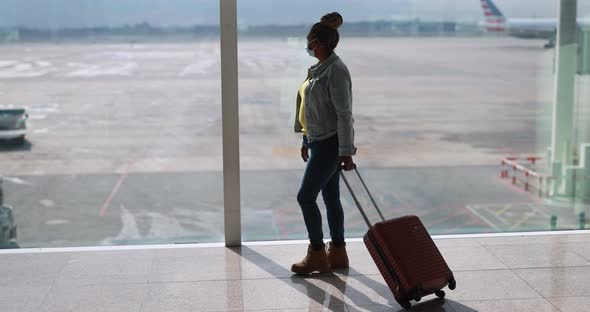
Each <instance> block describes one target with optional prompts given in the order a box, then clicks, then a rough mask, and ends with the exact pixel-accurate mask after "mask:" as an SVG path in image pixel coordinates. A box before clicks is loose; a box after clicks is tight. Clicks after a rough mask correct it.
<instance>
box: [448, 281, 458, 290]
mask: <svg viewBox="0 0 590 312" xmlns="http://www.w3.org/2000/svg"><path fill="white" fill-rule="evenodd" d="M455 287H457V281H455V279H452V280H450V281H449V289H450V290H453V289H455Z"/></svg>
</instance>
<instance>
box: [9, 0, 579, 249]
mask: <svg viewBox="0 0 590 312" xmlns="http://www.w3.org/2000/svg"><path fill="white" fill-rule="evenodd" d="M220 1H222V0H174V1H163V0H157V1H151V2H150V3H149V4H148V3H144V1H139V0H117V1H115V0H101V1H78V2H76V3H75V4H72V3H71V2H69V1H65V0H58V1H50V2H45V1H34V2H26V3H24V2H22V1H16V0H9V1H3V2H2V4H0V175H1V176H2V187H0V205H1V206H2V207H1V210H0V225H1V227H0V229H2V231H1V233H0V247H19V246H20V247H62V246H91V245H119V244H155V243H191V242H221V241H223V240H224V230H223V227H224V217H226V216H224V192H223V191H224V190H223V187H224V185H223V178H224V177H223V173H224V172H223V158H222V156H223V155H222V144H223V138H222V132H223V131H222V130H223V128H222V109H221V107H222V96H221V94H222V90H221V79H222V77H221V66H222V61H221V56H220V21H219V16H220V14H219V13H220V12H219V10H220ZM577 2H578V5H577V8H571V7H569V8H566V9H565V10H564V9H563V8H562V12H564V14H562V16H564V18H562V19H561V22H564V21H565V22H569V23H562V27H563V28H562V30H563V31H562V32H561V33H560V32H559V29H558V27H557V26H558V23H559V20H558V19H559V15H560V13H559V12H560V10H559V1H551V2H549V3H543V4H542V5H541V4H539V5H527V4H526V3H525V2H522V1H513V0H474V1H472V2H469V3H467V2H461V3H459V2H455V1H440V2H436V3H427V2H426V1H418V0H409V1H402V0H387V1H368V2H363V3H361V2H358V1H339V2H338V3H336V2H322V3H318V2H317V1H315V2H314V1H311V0H303V1H297V2H291V1H270V0H238V1H237V6H238V7H237V9H238V12H237V13H238V14H237V22H238V25H237V31H238V42H237V43H238V51H237V52H238V53H239V54H238V55H239V58H238V70H239V71H238V72H239V74H238V78H239V122H240V155H239V157H240V170H241V171H240V178H241V180H240V185H239V187H240V189H241V194H240V199H241V205H240V206H241V207H240V209H241V223H242V239H243V240H245V241H256V240H282V239H307V236H308V234H307V231H306V227H305V224H304V221H303V216H302V212H301V209H300V207H299V204H298V201H297V195H298V191H299V187H300V185H301V180H302V177H303V173H304V170H305V165H306V164H305V163H304V162H303V160H302V159H301V150H300V147H301V144H302V134H301V133H295V131H294V124H296V123H297V122H299V123H300V124H301V121H302V120H301V118H302V117H301V116H300V114H298V113H299V111H298V110H297V106H296V103H297V95H298V93H299V92H300V89H301V88H302V82H304V80H305V78H306V77H307V75H306V74H307V71H308V68H310V67H311V66H313V65H314V64H315V63H316V61H317V60H316V59H314V58H313V57H310V55H309V53H312V54H313V53H314V52H313V49H312V50H311V51H309V50H308V51H306V48H310V47H311V46H313V45H314V44H315V43H314V41H313V40H314V39H317V38H308V32H309V30H310V28H311V26H312V25H313V24H314V23H316V22H319V21H320V18H321V17H322V16H323V15H324V14H326V13H330V12H335V11H336V12H339V13H340V14H341V15H342V17H343V24H342V25H341V26H340V27H339V28H338V31H339V34H340V41H339V43H338V46H337V48H336V50H335V51H336V53H337V55H338V56H339V57H340V58H341V59H342V61H343V62H344V63H345V64H346V65H347V68H348V70H349V72H350V75H351V81H352V94H353V97H352V98H353V101H352V103H353V117H354V136H355V138H354V144H355V146H356V147H357V150H356V154H355V155H354V156H353V159H354V161H355V163H356V164H357V165H358V169H359V172H360V173H361V174H362V176H363V178H364V181H365V182H366V184H367V186H368V187H369V188H370V189H371V190H372V194H373V195H374V199H375V201H376V203H377V204H378V205H379V207H380V208H381V211H383V213H384V215H385V217H386V218H394V217H398V216H402V215H407V214H416V215H418V216H419V217H421V219H422V220H423V222H424V223H425V225H426V226H427V227H428V230H429V231H430V233H431V234H459V233H487V232H515V231H544V230H565V229H585V228H587V227H588V216H589V215H590V205H589V202H590V191H589V189H590V187H589V186H590V183H589V182H588V177H589V176H590V174H589V173H588V169H587V168H590V167H588V163H590V156H589V155H590V128H589V126H588V125H589V124H590V123H589V122H588V108H587V105H588V104H589V103H590V87H589V86H590V83H589V81H588V79H589V78H588V77H590V57H589V55H590V2H589V1H588V0H578V1H577ZM311 8H313V9H311ZM226 9H227V7H226ZM574 9H577V10H574ZM224 12H227V11H225V10H224ZM573 12H577V19H576V20H575V21H574V20H573V19H572V18H570V16H573V15H571V14H572V13H573ZM224 25H225V24H224ZM564 29H565V30H564ZM227 33H228V32H224V34H227ZM232 51H235V50H232ZM557 51H559V52H560V53H557ZM223 64H227V63H223ZM224 68H225V67H224ZM234 77H235V76H234ZM309 83H311V81H310V82H309ZM321 83H322V82H320V84H321ZM308 113H309V111H308ZM304 116H305V115H304ZM226 142H227V141H226ZM347 174H348V173H347ZM350 181H351V184H352V187H353V188H354V189H356V190H357V191H358V192H359V194H358V195H359V200H360V202H361V203H362V204H363V205H365V206H368V208H369V207H370V206H371V205H372V204H371V200H370V198H369V196H368V195H367V194H364V192H362V187H361V184H362V183H361V181H359V180H358V179H357V178H356V176H355V175H354V174H352V173H351V175H350ZM340 193H341V200H342V205H343V208H344V220H345V221H344V222H345V228H346V236H347V237H360V236H362V235H363V234H364V233H365V231H366V228H365V224H364V222H363V219H362V218H361V216H360V215H359V213H358V211H357V210H356V208H355V205H354V202H353V199H352V197H351V196H350V195H349V194H348V192H347V190H346V188H345V187H344V185H343V184H342V185H341V187H340ZM318 204H319V206H320V211H321V212H322V214H323V215H324V226H323V229H324V232H325V233H324V236H325V237H326V238H327V237H329V232H328V229H329V227H328V225H327V223H326V221H325V219H326V218H325V215H326V211H325V209H324V204H323V201H322V196H321V194H320V196H319V197H318ZM9 207H11V209H9ZM368 212H369V218H371V220H373V221H377V220H378V218H377V213H376V212H375V211H374V210H371V209H368ZM233 220H234V221H235V219H233ZM226 221H227V220H226ZM228 236H229V235H228Z"/></svg>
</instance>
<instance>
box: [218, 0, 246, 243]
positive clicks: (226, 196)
mask: <svg viewBox="0 0 590 312" xmlns="http://www.w3.org/2000/svg"><path fill="white" fill-rule="evenodd" d="M236 1H237V0H219V7H220V30H221V107H222V109H221V110H222V124H223V126H222V128H223V205H224V213H223V215H224V226H225V245H226V246H228V247H230V246H240V245H241V244H242V224H241V209H240V125H239V107H238V22H237V2H236Z"/></svg>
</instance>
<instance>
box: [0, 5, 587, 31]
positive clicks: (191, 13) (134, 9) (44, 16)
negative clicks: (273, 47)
mask: <svg viewBox="0 0 590 312" xmlns="http://www.w3.org/2000/svg"><path fill="white" fill-rule="evenodd" d="M218 1H219V0H0V27H5V26H26V27H40V28H62V27H92V26H121V25H124V24H136V23H140V22H144V21H146V22H149V23H150V24H153V25H158V26H187V25H200V24H212V25H217V24H219V2H218ZM222 1H223V0H222ZM578 1H579V6H580V8H581V10H580V11H582V12H584V13H582V14H586V13H590V0H578ZM495 2H496V5H497V6H498V7H499V8H500V10H502V11H503V12H504V14H505V15H506V16H508V17H513V18H514V17H518V18H531V17H556V15H557V7H558V0H495ZM479 3H480V1H479V0H298V1H287V0H238V23H240V24H241V25H263V24H284V25H285V24H310V23H315V22H316V21H318V20H319V18H320V17H321V16H322V15H323V14H324V13H327V12H332V11H338V12H340V13H341V14H342V16H343V17H344V20H345V22H346V21H371V20H390V19H398V20H399V19H402V20H403V19H413V18H420V19H424V20H455V21H479V20H481V19H482V11H481V7H480V4H479Z"/></svg>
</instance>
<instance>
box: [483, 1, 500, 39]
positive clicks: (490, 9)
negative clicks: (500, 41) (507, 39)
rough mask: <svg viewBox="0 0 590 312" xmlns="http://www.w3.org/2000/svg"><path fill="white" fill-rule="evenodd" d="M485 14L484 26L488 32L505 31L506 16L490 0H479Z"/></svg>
mask: <svg viewBox="0 0 590 312" xmlns="http://www.w3.org/2000/svg"><path fill="white" fill-rule="evenodd" d="M480 1H481V7H482V8H483V13H484V15H485V28H486V30H487V31H489V32H504V31H506V17H504V14H502V12H501V11H500V9H498V7H497V6H496V5H495V4H494V2H493V1H492V0H480Z"/></svg>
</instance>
